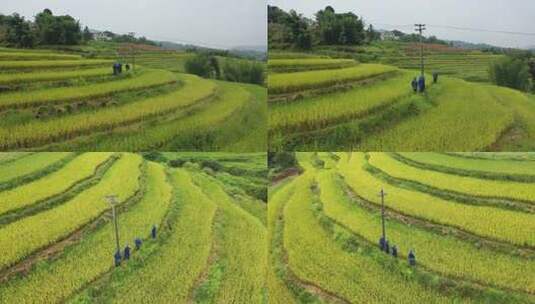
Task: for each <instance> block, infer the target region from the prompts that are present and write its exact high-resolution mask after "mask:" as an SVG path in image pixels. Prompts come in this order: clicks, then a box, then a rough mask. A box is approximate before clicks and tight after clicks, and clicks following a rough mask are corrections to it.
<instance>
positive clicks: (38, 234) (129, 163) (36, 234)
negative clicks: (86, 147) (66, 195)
mask: <svg viewBox="0 0 535 304" xmlns="http://www.w3.org/2000/svg"><path fill="white" fill-rule="evenodd" d="M97 155H98V154H97ZM140 164H141V157H139V156H136V155H133V154H125V155H123V156H122V157H121V159H119V160H118V161H117V163H116V164H115V165H114V166H112V167H111V168H110V170H109V171H108V172H106V174H105V175H104V176H103V177H102V179H101V180H100V182H99V183H98V184H97V185H96V186H94V187H91V188H89V189H87V190H86V191H83V192H82V193H80V194H79V195H77V196H76V197H74V198H73V199H72V200H70V201H69V202H67V203H65V204H62V205H61V206H58V207H56V208H53V209H50V210H47V211H44V212H41V213H38V214H36V215H32V216H28V217H25V218H23V219H21V220H19V221H16V222H13V223H11V224H9V225H6V226H4V227H2V228H1V229H0V244H1V245H2V246H3V248H6V249H5V250H4V251H3V254H2V256H1V257H0V269H2V268H5V267H9V266H11V265H13V264H14V263H16V262H18V261H20V260H21V259H24V258H25V257H27V256H28V255H30V254H32V253H33V252H35V251H36V250H39V249H41V248H43V247H45V246H48V245H50V244H53V243H55V242H57V241H58V240H61V239H62V238H65V237H66V236H68V235H69V234H71V233H73V232H74V231H76V230H77V229H80V228H81V227H83V226H84V225H86V224H87V223H88V222H90V221H92V220H94V219H96V218H97V217H99V216H100V215H101V214H102V213H103V212H105V211H106V210H107V209H108V208H110V206H109V203H108V202H106V201H104V199H103V198H104V196H106V195H108V194H110V193H116V195H117V200H118V202H124V201H126V200H127V199H128V198H129V197H131V196H133V195H134V194H135V192H136V191H137V190H138V189H139V175H140V170H139V166H140ZM71 173H72V172H71ZM44 227H46V229H44ZM22 240H24V241H22Z"/></svg>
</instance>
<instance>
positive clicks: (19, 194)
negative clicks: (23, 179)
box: [0, 153, 112, 215]
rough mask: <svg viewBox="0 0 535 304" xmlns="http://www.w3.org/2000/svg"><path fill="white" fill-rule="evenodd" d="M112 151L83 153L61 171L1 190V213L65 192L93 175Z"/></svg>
mask: <svg viewBox="0 0 535 304" xmlns="http://www.w3.org/2000/svg"><path fill="white" fill-rule="evenodd" d="M111 155H112V154H111V153H86V154H82V155H80V156H78V157H76V158H75V159H73V160H72V161H70V162H69V163H68V164H67V165H66V166H64V167H63V168H62V169H60V170H59V171H56V172H54V173H52V174H49V175H47V176H44V177H42V178H40V179H38V180H36V181H33V182H31V183H28V184H24V185H22V186H20V187H16V188H13V189H10V190H7V191H3V192H0V201H1V202H2V204H0V215H1V214H4V213H6V212H10V211H13V210H16V209H20V208H24V207H27V206H31V205H34V204H36V203H39V202H41V201H43V200H46V199H47V198H50V197H52V196H54V195H58V194H60V193H63V192H65V191H66V190H67V189H69V188H71V187H72V186H73V185H75V184H77V183H79V182H80V181H82V180H85V179H87V178H89V177H91V176H92V175H93V174H94V173H95V170H96V168H97V167H98V166H99V165H101V164H102V163H104V162H105V161H106V160H107V159H108V158H109V157H110V156H111Z"/></svg>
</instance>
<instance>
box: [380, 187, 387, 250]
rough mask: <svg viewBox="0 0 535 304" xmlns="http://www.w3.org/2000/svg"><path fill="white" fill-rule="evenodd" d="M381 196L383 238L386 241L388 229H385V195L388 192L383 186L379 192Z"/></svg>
mask: <svg viewBox="0 0 535 304" xmlns="http://www.w3.org/2000/svg"><path fill="white" fill-rule="evenodd" d="M379 196H380V197H381V224H382V226H383V240H385V241H386V230H385V196H386V192H385V191H384V190H383V188H381V192H379Z"/></svg>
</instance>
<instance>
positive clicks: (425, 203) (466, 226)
mask: <svg viewBox="0 0 535 304" xmlns="http://www.w3.org/2000/svg"><path fill="white" fill-rule="evenodd" d="M340 156H341V157H342V160H341V161H340V162H339V168H340V170H339V171H340V173H341V174H342V175H343V176H344V177H345V180H346V183H347V184H348V185H349V186H350V187H351V188H352V189H353V191H356V192H357V193H358V194H359V195H360V196H362V197H363V198H364V199H366V200H367V201H370V202H372V203H374V204H380V202H379V198H378V196H377V193H378V191H380V189H381V188H384V190H385V191H386V192H387V193H389V198H388V199H387V200H386V201H385V205H386V206H388V207H390V208H392V209H393V210H396V211H398V212H401V213H403V214H406V215H409V216H414V217H417V218H421V219H425V220H428V221H431V222H434V223H438V224H442V225H449V226H453V227H457V228H459V229H462V230H464V231H467V232H470V233H473V234H475V235H479V236H481V237H486V238H490V239H494V240H498V241H501V242H508V243H512V244H515V245H519V246H531V247H533V246H534V245H535V235H534V234H533V233H532V232H533V231H534V229H535V215H533V214H526V213H520V212H513V211H509V210H503V209H496V208H491V207H486V206H484V207H482V206H472V205H466V204H460V203H456V202H453V201H446V200H443V199H440V198H437V197H434V196H432V195H429V194H425V193H422V192H417V191H411V190H406V189H403V188H398V187H395V186H392V185H389V184H387V183H385V182H384V181H382V180H380V179H378V178H376V177H375V176H373V175H372V174H370V173H369V172H368V171H367V170H365V169H364V166H365V165H366V160H365V155H364V154H363V153H353V154H352V157H351V159H348V156H347V155H344V154H340ZM378 189H379V190H378Z"/></svg>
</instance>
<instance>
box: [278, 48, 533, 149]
mask: <svg viewBox="0 0 535 304" xmlns="http://www.w3.org/2000/svg"><path fill="white" fill-rule="evenodd" d="M318 52H320V51H318ZM320 53H321V52H320ZM268 67H269V81H268V82H269V83H268V91H269V147H270V149H271V150H296V151H311V150H316V151H317V150H323V151H329V150H330V151H332V150H348V149H353V150H366V151H505V150H508V151H518V150H521V151H528V150H529V149H533V148H535V146H534V144H533V142H534V139H535V123H534V121H535V99H534V98H533V97H532V96H529V95H526V94H524V93H521V92H519V91H515V90H511V89H507V88H502V87H496V86H492V85H488V84H481V83H473V82H468V81H465V80H462V79H459V78H455V77H450V76H441V77H440V78H439V82H438V83H437V84H432V83H430V82H431V79H432V77H431V76H430V75H427V79H428V81H427V83H428V90H427V93H426V94H415V93H414V92H413V91H412V89H411V84H410V82H411V80H412V79H413V78H414V77H416V76H418V73H417V72H416V71H412V70H407V69H400V68H398V67H396V66H393V65H385V64H376V63H359V62H357V61H354V60H352V59H338V58H329V57H327V56H326V55H324V54H323V55H317V54H316V53H304V54H301V53H291V52H270V60H269V63H268Z"/></svg>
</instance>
